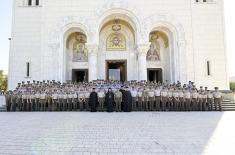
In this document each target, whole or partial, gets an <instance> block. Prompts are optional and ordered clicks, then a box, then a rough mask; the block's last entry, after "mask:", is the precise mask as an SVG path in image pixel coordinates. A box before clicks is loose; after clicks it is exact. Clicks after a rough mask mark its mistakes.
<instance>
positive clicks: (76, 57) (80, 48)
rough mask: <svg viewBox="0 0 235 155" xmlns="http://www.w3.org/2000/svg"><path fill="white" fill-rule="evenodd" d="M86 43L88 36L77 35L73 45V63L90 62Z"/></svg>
mask: <svg viewBox="0 0 235 155" xmlns="http://www.w3.org/2000/svg"><path fill="white" fill-rule="evenodd" d="M85 43H86V36H85V35H84V34H77V35H75V42H74V44H73V62H86V61H88V57H87V50H86V46H85Z"/></svg>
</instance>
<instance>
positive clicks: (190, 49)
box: [9, 0, 228, 89]
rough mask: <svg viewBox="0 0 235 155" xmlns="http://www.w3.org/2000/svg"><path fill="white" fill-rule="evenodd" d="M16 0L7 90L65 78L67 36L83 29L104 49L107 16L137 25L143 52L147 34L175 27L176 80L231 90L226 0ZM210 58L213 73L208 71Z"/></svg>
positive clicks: (91, 43)
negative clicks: (33, 2)
mask: <svg viewBox="0 0 235 155" xmlns="http://www.w3.org/2000/svg"><path fill="white" fill-rule="evenodd" d="M14 2H15V3H14V6H13V28H12V42H11V51H10V65H9V89H13V88H14V87H15V86H16V84H17V82H20V81H22V80H24V81H26V80H33V79H36V80H43V79H49V80H52V79H55V80H60V81H63V80H65V78H64V74H65V68H64V64H65V62H64V61H65V60H64V51H65V50H64V42H65V40H64V35H65V34H66V33H67V32H69V31H71V29H73V28H79V29H81V30H82V31H83V32H85V34H86V35H87V39H88V43H87V44H88V47H92V50H93V51H94V47H95V51H96V52H100V51H99V48H98V47H99V36H100V34H99V30H100V28H101V27H102V24H104V22H105V21H106V20H108V19H112V18H113V17H112V15H117V14H118V17H119V18H123V19H125V20H129V21H130V24H133V27H134V29H135V33H136V46H137V49H138V51H139V52H140V51H141V50H142V51H141V52H145V51H146V49H147V48H146V47H148V45H149V42H148V37H149V33H150V32H151V31H152V30H154V29H155V28H156V27H158V28H162V27H163V28H167V29H168V30H169V31H171V33H172V36H171V37H172V38H171V39H172V40H174V45H173V46H172V48H173V50H174V54H175V55H176V57H175V59H174V60H173V62H171V63H172V65H174V66H173V67H174V78H173V80H174V81H175V80H176V79H179V80H181V81H182V82H186V81H189V80H192V81H195V82H196V83H198V84H199V85H204V86H208V87H209V88H212V87H213V86H219V87H220V88H221V89H227V88H228V80H227V69H226V52H225V44H224V23H223V3H222V0H215V2H210V3H195V0H177V1H172V0H138V1H133V0H96V1H94V0H86V1H83V0H81V1H79V0H40V6H30V7H29V6H26V5H25V4H26V3H25V2H24V0H14ZM142 45H144V46H142ZM142 47H144V48H142ZM146 52H147V51H146ZM99 54H100V53H98V54H97V55H99ZM140 55H141V54H140ZM98 60H99V59H98ZM208 60H209V61H210V62H211V69H212V75H211V76H207V75H206V61H208ZM27 61H29V62H30V63H31V70H30V73H31V74H30V78H25V76H26V62H27ZM136 64H142V63H141V62H136ZM144 65H145V66H148V64H145V63H144ZM88 66H89V65H88ZM88 66H87V64H86V66H81V68H86V67H88ZM98 67H99V64H98ZM128 68H130V67H128ZM138 68H139V66H138V65H137V70H138ZM128 72H130V70H128ZM132 72H136V73H133V74H131V76H128V77H132V78H136V74H137V75H138V71H136V70H135V71H132ZM92 74H93V75H95V74H97V78H98V77H100V76H102V75H99V73H95V72H92ZM143 74H144V73H143ZM139 77H143V78H144V77H146V75H143V76H139ZM132 78H129V79H128V80H131V79H132Z"/></svg>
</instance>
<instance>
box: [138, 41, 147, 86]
mask: <svg viewBox="0 0 235 155" xmlns="http://www.w3.org/2000/svg"><path fill="white" fill-rule="evenodd" d="M148 49H149V45H139V46H138V51H139V52H138V67H139V81H141V80H146V81H147V60H146V56H147V51H148Z"/></svg>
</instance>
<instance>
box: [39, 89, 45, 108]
mask: <svg viewBox="0 0 235 155" xmlns="http://www.w3.org/2000/svg"><path fill="white" fill-rule="evenodd" d="M45 110H46V93H45V92H42V93H41V94H40V111H45Z"/></svg>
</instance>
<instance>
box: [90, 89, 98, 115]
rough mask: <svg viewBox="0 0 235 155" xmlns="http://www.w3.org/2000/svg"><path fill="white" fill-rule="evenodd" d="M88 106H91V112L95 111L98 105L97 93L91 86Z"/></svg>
mask: <svg viewBox="0 0 235 155" xmlns="http://www.w3.org/2000/svg"><path fill="white" fill-rule="evenodd" d="M89 106H90V108H91V112H96V108H97V106H98V95H97V93H96V92H95V88H93V91H92V92H91V94H90V98H89Z"/></svg>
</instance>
